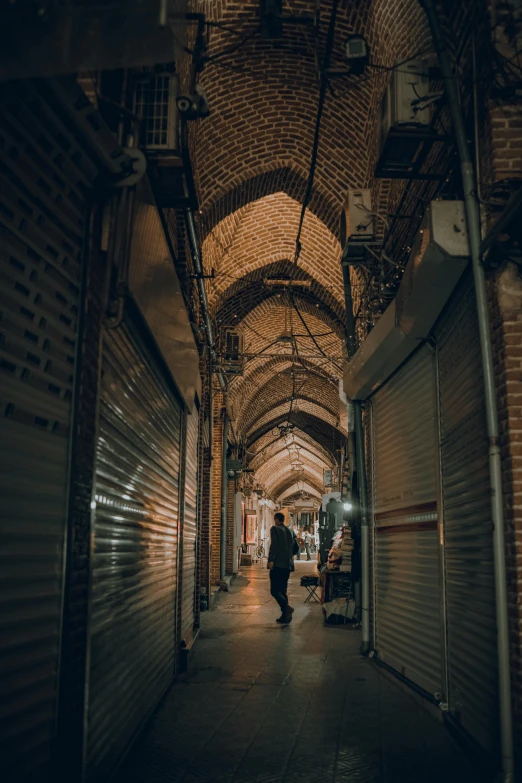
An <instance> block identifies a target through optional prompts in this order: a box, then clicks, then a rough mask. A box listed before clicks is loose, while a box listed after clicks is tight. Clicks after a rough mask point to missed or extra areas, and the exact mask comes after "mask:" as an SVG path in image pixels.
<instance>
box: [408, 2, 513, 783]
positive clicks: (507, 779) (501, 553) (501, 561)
mask: <svg viewBox="0 0 522 783" xmlns="http://www.w3.org/2000/svg"><path fill="white" fill-rule="evenodd" d="M420 3H421V5H422V6H423V8H424V10H425V12H426V16H427V17H428V22H429V25H430V29H431V34H432V37H433V43H434V46H435V49H436V51H437V55H438V58H439V64H440V68H441V71H442V77H443V80H444V89H445V91H446V95H447V98H448V104H449V108H450V112H451V118H452V123H453V130H454V134H455V140H456V143H457V149H458V153H459V158H460V169H461V176H462V185H463V189H464V205H465V210H466V223H467V229H468V236H469V246H470V254H471V263H472V268H473V279H474V282H475V297H476V303H477V315H478V325H479V333H480V347H481V353H482V367H483V372H484V397H485V403H486V419H487V431H488V439H489V466H490V484H491V508H492V521H493V559H494V567H495V595H496V610H497V650H498V686H499V712H500V739H501V748H502V780H503V781H504V783H512V782H513V780H514V754H513V722H512V714H511V693H510V690H511V683H510V671H509V631H508V610H507V587H506V562H505V540H504V509H503V502H502V463H501V458H500V444H499V426H498V414H497V403H496V389H495V376H494V365H493V350H492V347H491V335H490V327H489V311H488V302H487V294H486V285H485V276H484V269H483V266H482V260H481V235H480V213H479V205H478V202H477V197H476V186H475V177H474V172H473V163H472V160H471V155H470V151H469V147H468V142H467V137H466V128H465V124H464V117H463V114H462V109H461V106H460V99H459V93H458V89H457V83H456V79H455V74H454V72H453V67H452V61H451V57H450V55H449V52H448V50H447V47H446V42H445V39H444V35H443V33H442V29H441V26H440V22H439V18H438V14H437V10H436V7H435V2H434V0H420Z"/></svg>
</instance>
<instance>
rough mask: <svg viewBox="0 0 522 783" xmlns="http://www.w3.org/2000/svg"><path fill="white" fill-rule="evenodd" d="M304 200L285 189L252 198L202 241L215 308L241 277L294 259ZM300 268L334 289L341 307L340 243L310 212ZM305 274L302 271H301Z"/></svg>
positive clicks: (333, 295) (331, 292) (304, 230)
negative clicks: (238, 211) (283, 191)
mask: <svg viewBox="0 0 522 783" xmlns="http://www.w3.org/2000/svg"><path fill="white" fill-rule="evenodd" d="M300 214H301V204H300V203H299V202H298V201H295V200H294V199H292V198H290V197H289V196H287V195H286V193H273V194H271V195H268V196H264V197H263V198H261V199H259V200H257V201H254V202H251V203H250V204H249V205H248V206H247V207H244V208H243V209H242V210H241V212H240V213H233V214H232V215H229V216H227V217H225V218H223V220H222V221H221V222H220V223H219V224H218V225H217V226H216V227H215V228H214V229H213V230H212V232H211V233H209V234H208V235H207V236H206V237H205V239H204V240H203V244H202V250H203V258H204V261H205V266H206V268H207V270H208V269H210V268H212V269H214V270H215V274H216V276H215V278H214V280H213V281H212V282H213V285H212V287H211V289H210V295H209V302H210V306H211V308H212V310H213V311H215V310H216V309H217V307H218V306H219V304H220V303H222V302H223V300H224V298H225V293H226V292H227V289H229V288H231V287H232V286H233V285H234V284H235V283H237V281H238V278H241V277H243V276H244V275H246V274H251V273H253V272H254V271H255V270H258V269H261V268H263V267H266V266H268V265H270V264H277V263H279V262H280V261H281V259H290V260H292V259H293V258H294V253H295V238H296V233H297V228H298V225H299V218H300ZM301 244H302V251H301V255H300V258H299V268H300V269H301V270H302V271H304V273H305V275H306V276H308V277H309V278H311V279H312V280H315V281H316V282H317V285H318V287H322V288H324V289H326V290H328V291H329V293H330V295H331V298H332V299H333V302H334V303H336V307H337V308H342V306H343V303H344V291H343V287H342V273H341V265H340V259H341V247H340V244H339V241H338V239H337V236H336V234H333V233H332V232H331V231H330V230H329V229H328V228H327V227H326V226H325V225H324V223H322V222H321V220H320V219H319V218H317V217H316V216H315V215H313V214H312V213H311V212H310V211H309V210H307V212H306V216H305V220H304V223H303V231H302V237H301ZM299 274H300V275H302V272H299Z"/></svg>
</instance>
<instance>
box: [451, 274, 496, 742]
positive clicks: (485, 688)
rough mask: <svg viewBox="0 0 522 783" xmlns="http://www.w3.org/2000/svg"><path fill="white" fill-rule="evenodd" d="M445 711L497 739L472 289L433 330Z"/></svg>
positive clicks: (487, 509)
mask: <svg viewBox="0 0 522 783" xmlns="http://www.w3.org/2000/svg"><path fill="white" fill-rule="evenodd" d="M437 343H438V365H439V395H440V402H439V404H440V414H441V462H442V498H443V515H444V538H445V542H444V544H445V545H444V551H445V572H446V614H447V629H448V640H447V644H448V678H449V694H448V701H449V708H450V710H451V712H452V713H453V714H454V716H455V717H456V718H457V719H458V720H459V721H460V723H461V725H462V726H463V727H464V728H465V729H466V730H467V731H468V732H469V734H471V735H472V736H473V737H474V738H475V740H477V741H478V742H479V743H480V744H481V745H482V746H483V747H484V748H486V749H487V750H488V751H493V750H494V747H493V746H494V744H495V741H496V739H497V737H498V698H497V668H496V661H497V647H496V619H495V589H494V575H493V549H492V521H491V496H490V489H489V487H490V484H489V466H488V440H487V429H486V416H485V409H484V399H483V381H482V363H481V355H480V343H479V333H478V324H477V316H476V308H475V300H474V293H473V288H472V286H471V284H470V283H469V281H468V282H467V284H466V285H465V286H464V288H463V290H462V291H461V292H459V293H458V294H457V296H456V297H455V298H454V300H453V302H452V303H451V304H450V307H449V308H448V312H447V313H446V314H445V317H444V319H443V322H442V323H441V326H440V328H439V329H438V334H437Z"/></svg>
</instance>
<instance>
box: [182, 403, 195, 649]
mask: <svg viewBox="0 0 522 783" xmlns="http://www.w3.org/2000/svg"><path fill="white" fill-rule="evenodd" d="M198 424H199V418H198V411H197V410H196V408H194V413H192V414H189V415H188V416H187V439H186V450H185V460H186V463H185V515H184V518H183V569H182V580H183V583H182V610H181V638H182V639H184V641H185V642H186V643H187V644H190V642H191V640H192V634H193V628H194V599H195V590H196V539H197V491H198V483H197V482H198V429H199V428H198Z"/></svg>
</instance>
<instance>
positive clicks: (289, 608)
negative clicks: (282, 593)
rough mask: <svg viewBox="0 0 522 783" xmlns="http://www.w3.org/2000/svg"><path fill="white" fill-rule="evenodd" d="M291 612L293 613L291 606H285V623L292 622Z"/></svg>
mask: <svg viewBox="0 0 522 783" xmlns="http://www.w3.org/2000/svg"><path fill="white" fill-rule="evenodd" d="M293 613H294V610H293V608H292V607H291V606H287V608H286V615H285V619H284V622H285V623H291V622H292V615H293Z"/></svg>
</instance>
